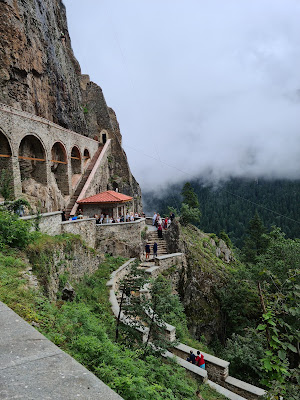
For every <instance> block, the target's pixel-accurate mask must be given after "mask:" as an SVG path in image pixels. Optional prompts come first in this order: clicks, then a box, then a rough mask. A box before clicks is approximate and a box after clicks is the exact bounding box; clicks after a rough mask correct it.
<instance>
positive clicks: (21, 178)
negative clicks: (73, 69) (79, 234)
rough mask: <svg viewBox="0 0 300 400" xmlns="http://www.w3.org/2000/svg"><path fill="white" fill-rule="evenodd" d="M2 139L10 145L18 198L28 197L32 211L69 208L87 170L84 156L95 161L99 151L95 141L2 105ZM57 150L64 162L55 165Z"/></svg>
mask: <svg viewBox="0 0 300 400" xmlns="http://www.w3.org/2000/svg"><path fill="white" fill-rule="evenodd" d="M0 136H1V137H2V138H3V141H5V142H6V143H8V146H9V152H10V153H11V157H10V160H11V170H10V171H11V173H12V176H13V181H14V191H15V196H16V197H20V196H21V195H25V196H26V197H27V199H28V200H29V202H30V203H31V205H32V206H33V207H34V206H36V205H37V203H38V202H39V203H40V205H39V206H40V207H41V208H42V210H43V211H56V210H58V209H62V208H64V207H65V206H66V204H67V203H68V201H69V199H70V196H71V195H72V193H73V191H74V190H75V186H76V184H75V183H74V178H76V180H77V181H78V178H79V177H80V175H81V174H83V173H84V171H85V169H86V168H87V167H88V164H89V163H88V162H85V159H84V152H85V151H86V152H87V151H88V153H89V155H90V159H92V157H93V156H94V154H95V153H96V151H97V149H98V147H99V143H98V142H97V141H95V140H93V139H90V138H87V137H85V136H83V135H79V134H78V133H76V132H73V131H70V130H68V129H65V128H62V127H61V126H59V125H56V124H54V123H52V122H50V121H48V120H46V119H44V118H41V117H37V116H35V115H32V114H28V113H27V112H24V111H19V110H16V109H14V108H12V107H9V106H6V105H3V104H0ZM1 142H2V141H1ZM54 146H56V147H54ZM58 149H59V150H61V159H58V161H60V162H57V163H55V162H53V161H52V160H53V159H54V157H55V156H57V154H58V153H57V150H58ZM73 149H77V150H76V151H77V153H78V158H79V160H75V159H74V158H71V157H72V151H73V152H74V150H73ZM19 156H21V157H23V158H21V159H20V158H19ZM24 157H25V158H24ZM26 157H27V158H26ZM30 158H37V159H38V161H36V160H31V159H30ZM55 160H56V158H55ZM75 162H76V163H77V165H76V167H77V169H76V171H75V170H74V168H73V167H74V163H75ZM64 163H65V164H64ZM75 172H76V174H77V176H75V175H74V174H75ZM62 173H64V176H62ZM62 182H64V188H63V189H62Z"/></svg>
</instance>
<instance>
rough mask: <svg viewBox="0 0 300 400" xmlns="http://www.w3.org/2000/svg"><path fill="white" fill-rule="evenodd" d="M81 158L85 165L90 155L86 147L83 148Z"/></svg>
mask: <svg viewBox="0 0 300 400" xmlns="http://www.w3.org/2000/svg"><path fill="white" fill-rule="evenodd" d="M83 159H84V165H87V164H88V163H89V162H90V160H91V156H90V152H89V151H88V149H84V152H83Z"/></svg>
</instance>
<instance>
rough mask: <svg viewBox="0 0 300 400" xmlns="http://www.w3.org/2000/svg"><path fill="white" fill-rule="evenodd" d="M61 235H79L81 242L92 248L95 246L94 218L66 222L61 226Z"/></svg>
mask: <svg viewBox="0 0 300 400" xmlns="http://www.w3.org/2000/svg"><path fill="white" fill-rule="evenodd" d="M61 231H62V233H72V234H74V235H80V237H81V238H82V240H84V242H85V243H86V244H87V245H88V246H89V247H92V248H95V244H96V220H95V219H94V218H87V219H78V220H76V221H66V222H62V224H61Z"/></svg>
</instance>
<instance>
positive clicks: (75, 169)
mask: <svg viewBox="0 0 300 400" xmlns="http://www.w3.org/2000/svg"><path fill="white" fill-rule="evenodd" d="M71 170H72V175H77V174H81V154H80V150H79V148H78V147H77V146H73V148H72V150H71Z"/></svg>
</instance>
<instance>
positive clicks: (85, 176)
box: [66, 145, 104, 218]
mask: <svg viewBox="0 0 300 400" xmlns="http://www.w3.org/2000/svg"><path fill="white" fill-rule="evenodd" d="M103 147H104V146H103V145H100V146H99V148H98V150H97V151H96V153H95V154H94V157H93V158H92V160H91V161H90V163H89V165H88V167H87V169H86V170H85V173H84V174H83V175H82V177H81V180H80V182H79V184H78V185H77V187H76V190H75V192H74V193H73V195H72V197H71V198H70V201H69V204H68V206H67V208H66V217H67V218H69V217H70V212H71V210H72V208H73V207H74V205H75V203H76V200H77V199H78V196H79V195H80V193H81V191H82V189H83V187H84V185H85V183H86V181H87V180H88V177H89V176H90V173H91V171H92V169H93V168H94V166H95V164H96V161H97V160H98V158H99V156H100V153H101V151H102V149H103Z"/></svg>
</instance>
